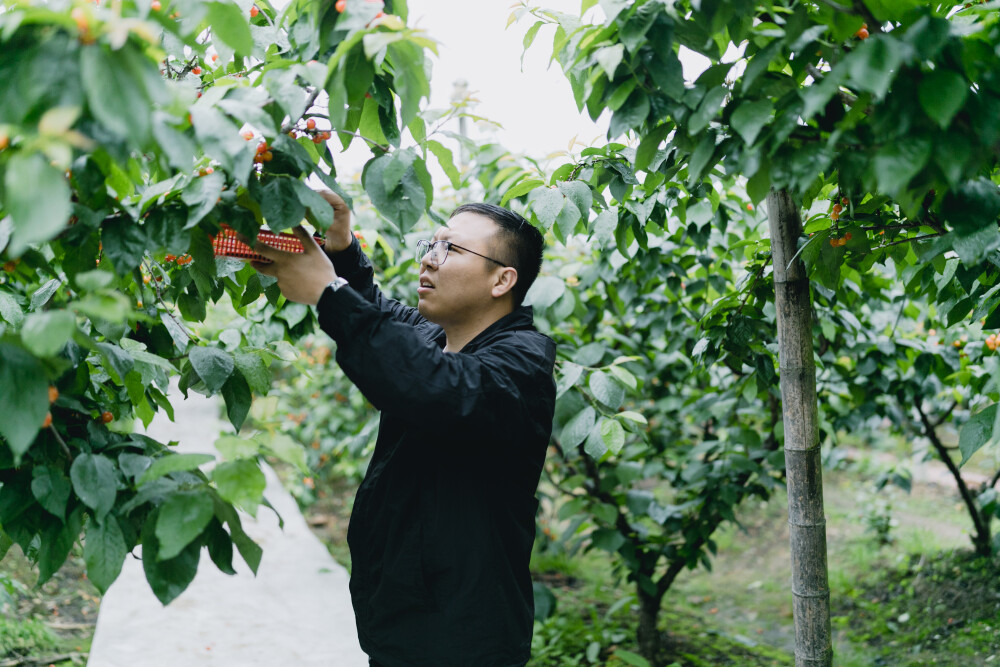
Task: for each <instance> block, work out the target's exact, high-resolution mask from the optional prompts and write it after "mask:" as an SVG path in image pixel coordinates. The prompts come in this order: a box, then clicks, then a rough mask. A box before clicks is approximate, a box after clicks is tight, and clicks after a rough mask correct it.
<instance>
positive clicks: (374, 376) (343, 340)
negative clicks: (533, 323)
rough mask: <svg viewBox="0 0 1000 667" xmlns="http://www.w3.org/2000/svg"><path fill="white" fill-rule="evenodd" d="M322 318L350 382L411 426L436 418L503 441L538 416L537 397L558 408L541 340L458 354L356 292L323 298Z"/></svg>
mask: <svg viewBox="0 0 1000 667" xmlns="http://www.w3.org/2000/svg"><path fill="white" fill-rule="evenodd" d="M318 315H319V323H320V326H321V327H322V328H323V330H324V331H325V332H326V333H327V334H329V335H330V337H331V338H333V339H334V340H335V341H336V343H337V356H336V358H337V363H338V364H339V365H340V367H341V368H342V369H343V370H344V373H345V374H346V375H347V377H348V378H350V380H351V381H352V382H353V383H354V384H355V385H356V386H357V387H358V389H360V390H361V392H362V393H363V394H364V395H365V397H366V398H367V399H368V400H369V401H371V403H372V405H374V406H375V407H376V408H378V409H379V410H385V411H391V412H392V413H393V415H394V416H395V417H397V418H400V419H403V420H405V421H407V422H409V423H411V424H415V425H421V424H426V422H427V419H428V418H429V417H434V418H435V419H447V420H450V423H451V424H452V425H453V426H455V427H457V428H459V429H463V430H465V429H473V430H474V431H475V432H477V433H491V432H492V433H497V434H502V433H506V432H508V431H509V430H510V428H511V427H512V426H513V424H512V421H516V420H517V417H518V416H521V417H522V418H523V417H525V416H527V415H531V414H534V413H535V412H536V411H537V408H538V407H539V406H537V405H534V404H533V403H536V402H537V401H534V400H533V399H532V398H531V397H532V396H535V397H539V396H544V397H546V399H545V400H546V401H547V400H548V394H552V396H551V399H552V400H553V401H554V393H555V388H554V381H553V379H552V367H553V363H554V359H555V352H554V346H553V345H552V343H551V341H550V340H549V339H548V338H546V337H544V336H542V335H541V334H539V333H537V332H517V333H513V332H512V333H511V335H510V336H509V337H508V338H507V339H505V340H503V341H499V342H497V343H495V344H492V345H490V346H489V347H487V348H484V349H482V350H480V351H478V352H476V353H473V354H462V353H459V354H453V353H446V352H444V351H443V350H442V349H441V348H440V347H438V346H437V345H435V344H434V343H433V342H430V341H427V340H425V339H424V338H422V337H421V336H420V334H419V332H418V331H417V330H415V329H414V328H413V327H411V326H407V325H405V324H402V323H400V322H398V321H395V320H394V319H393V317H392V316H391V315H390V314H389V313H387V312H385V311H380V310H379V309H378V308H376V307H375V306H374V305H373V304H371V303H369V302H366V301H365V300H364V299H363V298H362V297H361V295H359V294H357V293H356V292H353V291H352V290H348V289H342V290H338V291H336V292H334V291H331V290H327V291H326V292H324V294H323V296H322V297H321V298H320V301H319V304H318ZM550 385H551V387H550ZM549 389H551V391H549ZM549 421H551V417H549ZM544 426H545V427H546V428H547V427H550V426H551V423H548V424H544Z"/></svg>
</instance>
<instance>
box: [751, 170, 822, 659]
mask: <svg viewBox="0 0 1000 667" xmlns="http://www.w3.org/2000/svg"><path fill="white" fill-rule="evenodd" d="M767 213H768V222H769V224H770V228H771V261H772V265H773V269H774V296H775V306H776V310H777V314H778V367H779V372H780V381H781V407H782V416H783V420H784V432H785V472H786V481H787V485H788V533H789V540H790V542H791V551H792V596H793V613H794V618H795V664H796V666H797V667H806V666H809V667H812V666H814V665H815V666H822V667H829V666H830V665H832V664H833V647H832V644H831V638H830V588H829V585H828V583H827V562H826V519H825V517H824V514H823V470H822V465H821V461H820V448H819V428H818V420H817V412H816V366H815V363H814V361H813V346H812V307H811V299H810V293H809V278H808V276H807V275H806V270H805V266H804V265H803V263H802V261H801V260H799V259H795V260H794V261H792V258H793V257H795V253H796V252H797V247H796V241H797V240H798V238H799V236H800V235H801V231H802V221H801V219H800V218H799V210H798V206H797V205H796V204H795V202H794V201H792V198H791V195H789V194H788V192H787V191H786V190H780V191H777V190H774V189H773V188H772V189H771V192H770V193H769V194H768V196H767Z"/></svg>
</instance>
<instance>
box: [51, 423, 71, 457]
mask: <svg viewBox="0 0 1000 667" xmlns="http://www.w3.org/2000/svg"><path fill="white" fill-rule="evenodd" d="M49 430H50V431H52V435H54V436H55V438H56V441H58V442H59V445H60V446H61V447H62V450H63V452H65V453H66V458H68V459H70V460H72V459H73V452H71V451H69V445H67V444H66V441H65V440H63V439H62V436H61V435H59V431H58V430H56V427H55V426H49Z"/></svg>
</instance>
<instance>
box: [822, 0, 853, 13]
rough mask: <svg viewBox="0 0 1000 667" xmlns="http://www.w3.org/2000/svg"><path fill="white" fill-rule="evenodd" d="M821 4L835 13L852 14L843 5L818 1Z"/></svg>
mask: <svg viewBox="0 0 1000 667" xmlns="http://www.w3.org/2000/svg"><path fill="white" fill-rule="evenodd" d="M819 1H820V2H821V3H823V4H824V5H826V6H827V7H829V8H830V9H832V10H834V11H835V12H840V13H842V14H854V12H852V11H851V10H850V9H848V8H847V7H845V6H844V5H842V4H840V3H837V2H834V1H833V0H819Z"/></svg>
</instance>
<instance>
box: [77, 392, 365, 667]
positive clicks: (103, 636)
mask: <svg viewBox="0 0 1000 667" xmlns="http://www.w3.org/2000/svg"><path fill="white" fill-rule="evenodd" d="M174 398H175V400H174V406H175V410H176V422H175V423H171V422H169V421H168V420H167V419H166V418H165V417H162V414H161V415H158V416H157V419H156V420H154V422H153V423H152V424H151V425H150V428H149V430H148V433H149V435H151V436H153V437H156V438H157V439H159V440H160V441H161V442H167V441H170V440H176V441H178V442H179V443H180V445H179V448H178V449H180V450H181V451H184V452H205V453H211V454H214V453H215V451H214V448H213V444H212V443H214V441H215V439H216V437H217V435H218V434H219V433H220V432H221V431H223V430H224V429H225V428H226V425H225V424H223V423H222V422H221V421H220V420H219V417H218V415H219V404H218V403H217V402H216V401H215V400H210V399H206V398H203V397H201V396H200V395H198V394H195V393H193V392H192V393H191V394H190V398H189V399H188V400H183V399H182V398H181V397H180V396H176V397H174ZM264 473H265V475H266V477H267V490H266V491H265V497H266V498H267V499H268V500H269V501H270V502H271V504H272V505H274V507H275V509H277V511H278V512H279V513H280V514H281V516H282V518H283V519H284V522H285V526H284V529H283V530H282V529H281V528H279V526H278V519H277V517H276V516H275V514H274V512H272V511H270V510H268V509H266V508H264V507H261V509H260V511H259V512H258V516H257V518H256V519H254V518H252V517H250V516H247V515H243V516H242V517H241V518H242V520H243V525H244V527H245V528H246V531H247V533H248V534H250V536H251V537H252V538H253V539H254V540H255V541H256V542H257V543H258V544H260V546H261V547H262V548H263V550H264V556H263V559H262V561H261V564H260V568H259V570H258V573H257V576H256V577H254V576H253V574H252V573H251V572H250V571H249V568H247V566H246V564H245V563H243V561H242V560H241V559H240V558H239V556H237V557H235V558H234V559H233V560H234V567H235V569H236V570H237V572H238V574H237V575H236V576H233V577H231V576H227V575H225V574H222V573H221V572H219V570H218V569H217V568H216V567H215V565H214V564H213V563H212V562H211V560H210V559H209V558H208V555H207V553H203V554H202V559H201V562H200V566H199V570H198V575H197V577H196V578H195V580H194V582H192V584H191V586H190V587H189V588H188V589H187V590H186V591H185V592H184V593H183V594H181V596H180V597H178V598H177V599H176V600H174V601H173V602H172V603H171V604H170V605H169V606H168V607H163V606H162V605H160V603H159V601H157V599H156V598H155V597H154V596H153V593H152V592H151V591H150V589H149V584H148V583H147V582H146V580H145V576H144V574H143V571H142V564H141V562H140V561H139V560H136V559H133V558H129V559H127V560H126V563H125V568H124V569H123V570H122V574H121V576H120V577H119V579H118V580H117V581H116V582H115V583H114V585H112V587H111V589H110V590H109V591H108V593H107V594H106V595H105V596H104V599H103V601H102V603H101V610H100V615H99V617H98V621H97V630H96V633H95V635H94V641H93V645H92V647H91V652H90V660H89V662H88V663H87V664H88V666H89V667H138V666H141V667H177V666H179V665H183V666H184V667H199V666H203V665H204V666H208V665H217V666H218V667H236V666H239V667H256V666H260V667H265V666H266V667H275V666H281V665H295V666H297V667H298V666H309V665H316V666H319V665H322V666H324V667H329V666H330V665H336V666H337V667H363V666H366V665H368V659H367V657H366V656H365V655H364V653H362V651H361V648H360V646H359V645H358V639H357V633H356V629H355V625H354V612H353V609H352V608H351V604H350V595H349V593H348V589H347V582H348V575H347V571H346V570H345V569H344V568H343V567H341V566H340V565H338V564H337V563H336V562H335V561H334V560H333V558H332V557H331V556H330V555H329V553H328V552H327V550H326V548H325V547H324V546H323V544H322V543H321V542H320V541H319V540H318V539H316V537H315V536H314V535H313V534H312V533H311V532H310V531H309V528H308V527H307V526H306V522H305V520H304V519H303V517H302V514H301V513H300V512H299V509H298V506H297V505H296V504H295V501H294V499H292V497H291V496H290V495H289V494H288V492H287V491H285V489H283V488H282V487H281V484H280V483H279V481H278V478H277V476H276V475H275V474H274V471H273V470H271V469H270V468H269V467H267V466H265V467H264ZM241 566H242V567H241Z"/></svg>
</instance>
